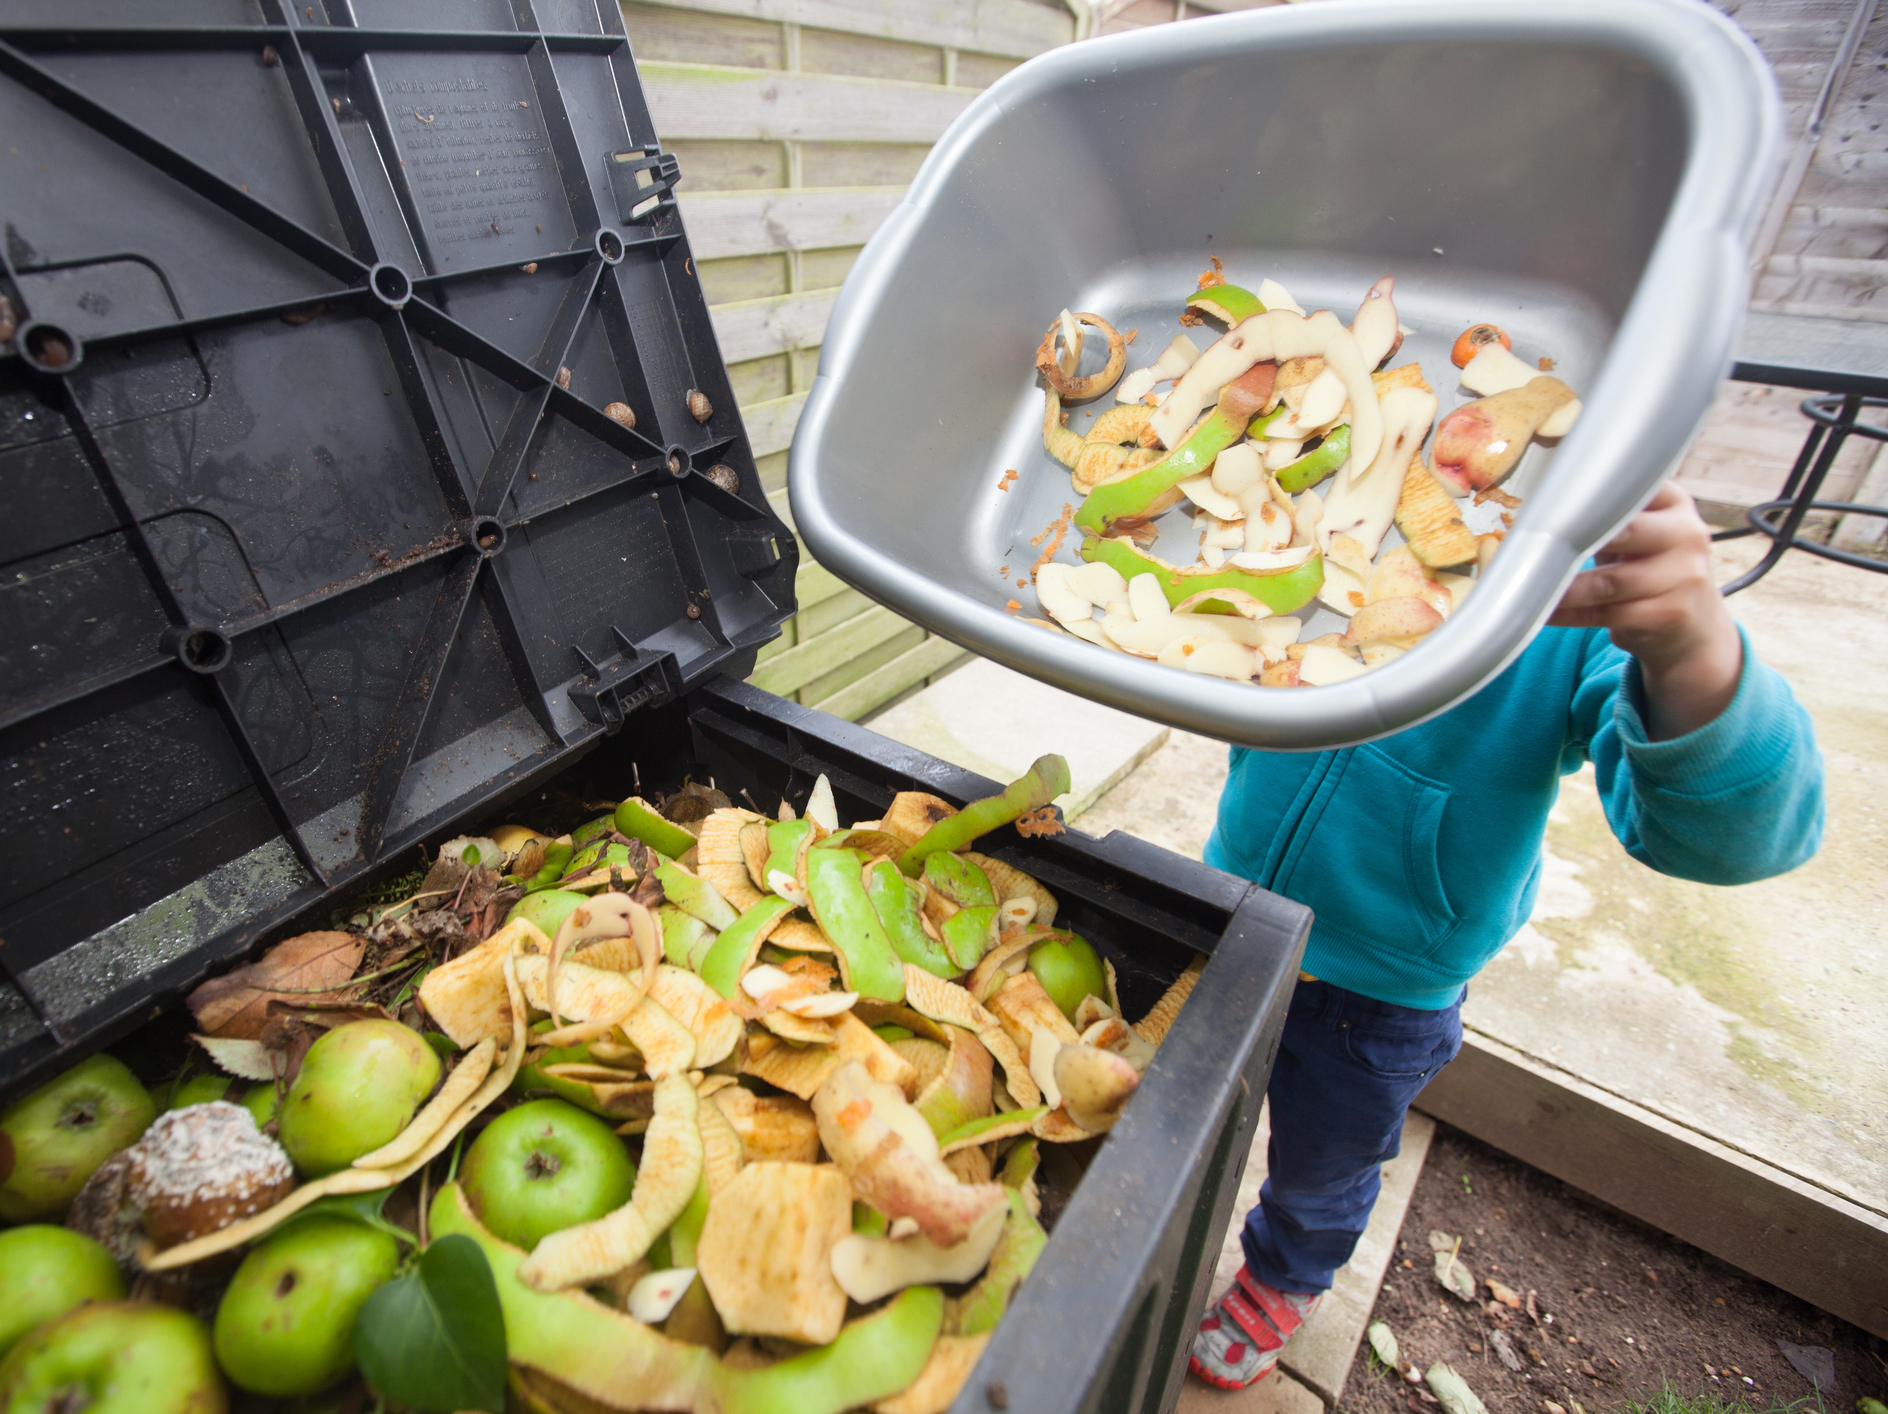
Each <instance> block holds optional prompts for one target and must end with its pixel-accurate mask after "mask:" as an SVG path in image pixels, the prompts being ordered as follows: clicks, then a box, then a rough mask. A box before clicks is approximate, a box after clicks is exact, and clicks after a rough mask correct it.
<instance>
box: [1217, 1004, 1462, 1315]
mask: <svg viewBox="0 0 1888 1414" xmlns="http://www.w3.org/2000/svg"><path fill="white" fill-rule="evenodd" d="M1467 995H1468V989H1467V988H1466V987H1465V988H1463V989H1462V996H1460V997H1457V998H1456V999H1455V1003H1454V1005H1452V1006H1448V1007H1445V1008H1443V1009H1442V1010H1441V1011H1419V1010H1417V1009H1416V1008H1415V1007H1406V1006H1397V1005H1395V1004H1394V1003H1391V1002H1380V1001H1376V1000H1374V999H1373V998H1370V997H1366V996H1363V995H1362V994H1360V993H1357V992H1348V991H1345V990H1344V989H1343V988H1342V987H1333V986H1332V985H1331V984H1330V983H1328V982H1304V981H1301V982H1299V984H1298V990H1297V991H1296V992H1294V993H1293V994H1292V999H1291V1010H1290V1011H1289V1012H1288V1013H1287V1015H1286V1018H1285V1032H1284V1036H1283V1037H1282V1038H1281V1039H1280V1041H1279V1046H1278V1059H1277V1060H1276V1061H1275V1062H1273V1065H1272V1081H1271V1084H1270V1086H1269V1087H1268V1088H1267V1089H1266V1092H1265V1097H1266V1100H1267V1102H1268V1103H1269V1105H1270V1107H1271V1118H1272V1138H1271V1144H1270V1147H1269V1148H1268V1149H1267V1151H1266V1179H1265V1184H1264V1186H1263V1187H1262V1188H1261V1189H1260V1190H1259V1206H1258V1207H1256V1208H1254V1209H1253V1210H1252V1211H1251V1212H1250V1213H1248V1214H1246V1226H1245V1232H1244V1233H1243V1235H1242V1241H1243V1243H1244V1246H1245V1253H1246V1265H1247V1266H1248V1267H1250V1268H1251V1270H1252V1274H1253V1275H1254V1276H1256V1277H1257V1278H1258V1279H1259V1280H1260V1281H1263V1282H1265V1283H1267V1284H1268V1285H1270V1286H1272V1287H1275V1288H1276V1289H1277V1290H1279V1291H1295V1292H1303V1293H1312V1292H1319V1291H1324V1290H1326V1289H1328V1288H1329V1287H1330V1285H1331V1282H1332V1280H1333V1279H1334V1278H1335V1277H1336V1275H1337V1269H1338V1268H1339V1267H1341V1266H1343V1265H1344V1263H1346V1262H1348V1261H1349V1260H1350V1254H1351V1252H1352V1250H1353V1249H1355V1247H1356V1246H1357V1239H1358V1238H1360V1237H1362V1236H1363V1233H1364V1226H1365V1224H1366V1223H1368V1222H1369V1221H1370V1210H1371V1208H1373V1207H1375V1206H1376V1202H1377V1192H1378V1190H1379V1189H1380V1188H1381V1187H1382V1186H1383V1176H1382V1172H1381V1167H1382V1165H1383V1164H1386V1163H1388V1162H1389V1161H1390V1160H1391V1159H1393V1158H1395V1157H1396V1153H1397V1146H1398V1144H1399V1142H1400V1140H1401V1138H1402V1133H1403V1116H1404V1114H1405V1113H1406V1112H1407V1111H1408V1109H1409V1104H1410V1101H1411V1100H1413V1099H1415V1098H1416V1094H1417V1092H1418V1091H1420V1090H1421V1089H1422V1088H1423V1086H1424V1085H1426V1084H1428V1082H1429V1079H1430V1077H1431V1076H1433V1075H1434V1074H1435V1073H1436V1072H1437V1071H1438V1070H1440V1069H1441V1068H1442V1067H1443V1066H1444V1065H1447V1064H1448V1063H1449V1062H1450V1061H1451V1060H1453V1059H1454V1058H1455V1053H1456V1052H1457V1051H1459V1050H1460V1049H1461V1048H1462V999H1463V997H1466V996H1467Z"/></svg>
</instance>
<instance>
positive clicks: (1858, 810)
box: [1465, 541, 1888, 1212]
mask: <svg viewBox="0 0 1888 1414" xmlns="http://www.w3.org/2000/svg"><path fill="white" fill-rule="evenodd" d="M1758 551H1759V547H1758V546H1757V545H1756V544H1754V543H1753V542H1750V541H1740V542H1735V543H1733V544H1731V545H1727V546H1723V547H1720V549H1719V551H1718V554H1717V559H1718V561H1719V563H1718V566H1717V569H1718V578H1719V580H1720V581H1722V580H1726V579H1729V578H1731V577H1732V576H1733V575H1734V574H1736V573H1738V572H1739V570H1740V568H1741V567H1743V566H1745V565H1748V564H1749V563H1750V562H1751V561H1753V560H1754V558H1755V556H1756V555H1757V553H1758ZM1731 605H1732V608H1733V609H1734V611H1735V612H1736V613H1737V616H1738V618H1739V619H1740V620H1741V621H1742V622H1743V623H1744V626H1745V628H1746V630H1747V631H1748V632H1749V634H1750V637H1751V640H1752V642H1753V644H1754V645H1755V646H1756V649H1757V652H1758V654H1759V656H1760V657H1762V658H1763V660H1764V661H1765V662H1766V663H1768V664H1769V665H1770V666H1772V667H1774V668H1776V669H1777V670H1778V671H1779V672H1781V673H1782V674H1783V675H1784V676H1785V677H1786V678H1788V679H1789V681H1790V683H1791V686H1792V687H1793V688H1794V689H1795V691H1796V694H1797V697H1798V699H1799V700H1800V701H1801V702H1802V703H1803V704H1804V706H1805V707H1806V708H1807V709H1808V710H1809V713H1810V715H1811V717H1812V718H1813V719H1814V721H1815V724H1816V732H1817V739H1818V742H1819V744H1820V746H1821V748H1822V751H1823V755H1824V758H1825V763H1826V767H1827V782H1828V796H1829V818H1828V825H1827V828H1826V831H1825V834H1824V839H1823V846H1822V851H1821V853H1820V854H1818V855H1817V857H1816V858H1815V859H1813V860H1811V861H1810V862H1809V863H1808V864H1806V865H1804V866H1803V867H1802V868H1800V869H1798V870H1796V871H1795V872H1794V873H1792V874H1789V875H1786V876H1784V877H1783V878H1780V879H1770V880H1765V881H1763V882H1761V883H1756V884H1748V885H1743V886H1740V887H1737V888H1712V887H1710V886H1707V885H1703V884H1694V883H1690V882H1687V881H1685V880H1681V879H1668V878H1666V877H1664V876H1663V875H1660V874H1657V873H1655V872H1653V871H1652V870H1650V869H1647V868H1645V867H1644V866H1642V865H1640V864H1638V863H1637V862H1635V861H1634V860H1632V859H1630V858H1629V857H1627V855H1626V853H1625V851H1624V850H1623V849H1621V848H1620V847H1619V845H1618V843H1617V841H1615V840H1614V838H1613V836H1612V833H1611V831H1610V830H1609V829H1608V828H1607V826H1606V822H1605V818H1604V816H1603V814H1602V813H1601V811H1600V805H1599V799H1598V796H1597V794H1596V793H1595V791H1594V787H1593V779H1592V774H1591V772H1590V771H1588V772H1582V773H1581V774H1579V775H1577V776H1573V777H1569V778H1568V780H1567V781H1566V782H1565V783H1564V784H1563V786H1562V789H1561V796H1560V803H1559V805H1558V806H1557V807H1556V809H1555V812H1554V817H1553V820H1552V822H1551V823H1550V825H1549V827H1548V839H1547V848H1548V854H1547V860H1546V870H1545V874H1544V878H1543V882H1542V888H1541V894H1540V899H1539V901H1538V903H1537V905H1536V907H1535V911H1534V917H1533V919H1532V921H1531V922H1530V924H1529V925H1528V926H1527V927H1526V928H1524V929H1523V930H1522V932H1521V934H1520V936H1518V937H1517V938H1515V939H1514V941H1513V942H1511V943H1510V944H1509V945H1508V947H1507V948H1506V949H1504V950H1503V951H1502V953H1501V954H1500V955H1498V956H1497V957H1496V959H1495V960H1494V961H1493V962H1492V963H1491V964H1490V965H1489V967H1488V968H1487V969H1486V971H1484V972H1483V973H1482V975H1481V976H1480V977H1479V978H1478V979H1476V981H1475V982H1474V983H1473V984H1472V985H1471V986H1470V988H1469V1001H1468V1006H1467V1009H1466V1012H1465V1020H1466V1021H1467V1022H1468V1024H1469V1025H1470V1026H1472V1027H1474V1028H1475V1029H1477V1030H1479V1031H1482V1032H1484V1033H1485V1034H1487V1035H1489V1036H1492V1037H1494V1038H1495V1039H1497V1040H1500V1041H1503V1042H1505V1043H1507V1044H1508V1045H1511V1046H1515V1047H1517V1048H1519V1049H1521V1050H1523V1051H1525V1052H1527V1053H1528V1054H1530V1055H1532V1056H1534V1057H1536V1058H1537V1059H1539V1060H1542V1061H1545V1062H1547V1063H1548V1064H1551V1065H1554V1066H1558V1067H1560V1068H1562V1069H1565V1070H1567V1071H1570V1072H1571V1073H1573V1074H1574V1075H1576V1076H1578V1077H1580V1078H1581V1079H1583V1080H1586V1081H1588V1082H1589V1083H1591V1084H1595V1085H1598V1086H1601V1087H1602V1088H1604V1089H1607V1090H1610V1091H1612V1092H1613V1093H1615V1094H1618V1095H1620V1096H1622V1097H1623V1098H1625V1099H1628V1100H1631V1101H1633V1102H1635V1103H1637V1104H1640V1105H1644V1106H1646V1107H1647V1108H1649V1109H1652V1110H1654V1111H1656V1112H1657V1113H1659V1114H1662V1115H1664V1116H1665V1117H1667V1118H1668V1119H1671V1120H1674V1121H1676V1122H1678V1123H1680V1124H1684V1125H1688V1126H1692V1127H1694V1128H1697V1129H1699V1130H1701V1131H1703V1132H1704V1133H1706V1134H1708V1135H1710V1136H1711V1137H1712V1138H1715V1139H1717V1140H1718V1141H1719V1142H1721V1143H1725V1144H1728V1145H1731V1146H1732V1147H1734V1148H1737V1149H1741V1150H1744V1151H1745V1152H1747V1153H1750V1154H1752V1155H1754V1156H1756V1157H1758V1158H1761V1159H1763V1160H1765V1161H1767V1162H1769V1163H1772V1164H1775V1165H1777V1166H1778V1167H1780V1168H1782V1169H1784V1170H1786V1171H1788V1172H1790V1173H1793V1174H1796V1175H1797V1176H1798V1177H1801V1178H1803V1179H1806V1180H1808V1181H1809V1182H1812V1183H1816V1184H1819V1185H1822V1186H1824V1187H1827V1188H1830V1189H1833V1190H1835V1191H1836V1192H1838V1193H1840V1194H1842V1195H1843V1196H1845V1197H1848V1198H1850V1199H1851V1200H1853V1201H1855V1202H1857V1203H1860V1204H1862V1205H1863V1206H1865V1207H1869V1208H1872V1209H1874V1210H1876V1211H1878V1212H1888V1169H1885V1168H1884V1166H1883V1164H1882V1162H1881V1156H1882V1154H1883V1153H1884V1152H1888V661H1885V660H1884V655H1883V654H1882V652H1881V651H1880V644H1881V626H1882V623H1883V620H1884V617H1885V616H1888V577H1884V576H1880V575H1872V574H1869V573H1867V572H1865V571H1861V570H1855V569H1851V568H1848V567H1845V566H1841V565H1833V564H1829V563H1826V562H1824V561H1821V560H1818V559H1815V558H1813V557H1811V556H1808V555H1791V556H1788V557H1786V558H1785V559H1784V561H1783V563H1782V564H1781V565H1779V566H1778V568H1777V569H1776V570H1774V571H1773V572H1772V573H1771V574H1770V575H1769V576H1768V577H1767V578H1766V579H1764V580H1763V581H1761V582H1760V583H1759V584H1758V585H1757V586H1756V587H1755V588H1753V589H1751V590H1748V591H1746V592H1745V593H1743V594H1740V595H1738V596H1737V597H1736V598H1734V599H1733V600H1732V601H1731Z"/></svg>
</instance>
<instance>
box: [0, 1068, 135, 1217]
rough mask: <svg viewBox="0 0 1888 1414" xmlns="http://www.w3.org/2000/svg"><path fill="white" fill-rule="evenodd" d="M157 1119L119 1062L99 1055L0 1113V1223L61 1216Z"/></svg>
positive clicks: (128, 1073) (128, 1072) (129, 1073)
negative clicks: (96, 1171)
mask: <svg viewBox="0 0 1888 1414" xmlns="http://www.w3.org/2000/svg"><path fill="white" fill-rule="evenodd" d="M156 1118H157V1104H156V1102H154V1101H153V1100H152V1099H151V1093H150V1091H148V1090H146V1089H145V1088H144V1087H143V1086H142V1085H140V1084H138V1078H137V1076H135V1075H133V1074H132V1073H131V1072H130V1071H129V1070H127V1069H126V1068H125V1065H124V1062H122V1061H119V1060H116V1059H114V1058H113V1057H111V1056H105V1055H98V1056H92V1057H91V1058H90V1059H87V1060H82V1061H80V1062H79V1063H78V1064H77V1065H75V1066H73V1067H72V1069H70V1070H68V1071H67V1072H66V1073H65V1074H64V1075H61V1076H59V1077H58V1078H57V1079H55V1080H50V1081H48V1082H47V1083H46V1084H44V1085H42V1086H40V1087H39V1089H37V1090H35V1091H33V1092H32V1094H30V1095H28V1096H26V1098H24V1099H22V1100H20V1101H18V1102H17V1103H15V1104H13V1105H12V1106H10V1107H9V1108H7V1109H6V1110H4V1111H0V1221H5V1222H10V1223H23V1222H31V1221H32V1220H33V1219H35V1218H46V1217H52V1216H55V1215H56V1214H59V1213H63V1212H64V1211H65V1210H66V1206H67V1205H68V1204H69V1203H71V1201H72V1200H73V1198H74V1197H76V1196H77V1194H78V1191H79V1190H80V1189H81V1188H83V1187H84V1186H85V1180H86V1179H88V1178H90V1177H91V1176H92V1171H93V1170H94V1169H96V1168H97V1167H98V1166H99V1165H100V1164H102V1163H104V1162H105V1160H107V1159H109V1158H110V1157H111V1156H112V1155H113V1154H115V1153H117V1152H118V1151H119V1150H120V1149H123V1148H126V1147H128V1146H130V1145H132V1144H135V1143H137V1142H138V1136H139V1135H140V1134H142V1133H144V1131H145V1130H146V1129H147V1128H149V1127H150V1124H151V1121H152V1120H154V1119H156Z"/></svg>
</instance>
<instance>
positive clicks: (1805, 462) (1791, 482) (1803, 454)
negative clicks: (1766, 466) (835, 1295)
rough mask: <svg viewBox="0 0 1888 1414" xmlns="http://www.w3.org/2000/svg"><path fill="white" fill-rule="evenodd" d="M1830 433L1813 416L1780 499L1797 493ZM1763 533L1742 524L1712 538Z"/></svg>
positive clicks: (1738, 537)
mask: <svg viewBox="0 0 1888 1414" xmlns="http://www.w3.org/2000/svg"><path fill="white" fill-rule="evenodd" d="M1828 435H1829V429H1828V428H1827V427H1825V426H1823V424H1822V423H1820V422H1818V421H1817V420H1816V419H1815V418H1813V417H1812V418H1811V419H1810V421H1809V435H1808V436H1807V437H1805V438H1804V439H1803V446H1802V450H1800V451H1799V452H1797V454H1796V465H1794V466H1792V467H1791V468H1790V474H1789V476H1788V478H1787V479H1785V481H1784V483H1783V489H1782V490H1781V491H1780V492H1778V493H1777V498H1778V499H1779V500H1784V501H1787V500H1790V499H1791V498H1793V497H1794V496H1795V495H1796V492H1797V489H1798V488H1799V487H1800V486H1801V485H1802V484H1803V473H1804V472H1805V471H1807V470H1808V469H1809V464H1810V462H1811V461H1812V460H1813V459H1814V458H1815V455H1816V450H1817V448H1819V447H1821V446H1822V441H1823V438H1824V437H1827V436H1828ZM1761 533H1762V532H1760V531H1759V530H1758V529H1757V527H1756V526H1754V525H1740V526H1737V527H1735V528H1734V529H1731V530H1720V531H1717V532H1715V533H1714V534H1713V535H1712V536H1711V538H1712V539H1713V540H1741V539H1743V538H1744V537H1745V536H1746V535H1758V534H1761Z"/></svg>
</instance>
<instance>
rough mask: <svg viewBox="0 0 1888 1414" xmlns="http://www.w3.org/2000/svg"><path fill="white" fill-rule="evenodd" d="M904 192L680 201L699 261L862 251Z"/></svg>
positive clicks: (834, 191)
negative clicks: (839, 248)
mask: <svg viewBox="0 0 1888 1414" xmlns="http://www.w3.org/2000/svg"><path fill="white" fill-rule="evenodd" d="M904 195H905V189H904V188H903V187H827V188H825V189H823V190H817V191H793V190H786V191H731V192H706V193H698V194H696V195H692V196H685V197H683V198H682V220H683V221H684V222H685V223H686V224H687V226H688V245H689V249H690V250H692V251H693V252H694V254H695V259H697V260H724V259H727V258H728V257H730V256H737V255H765V254H769V253H771V252H773V251H779V250H819V249H823V248H826V247H830V246H855V245H864V244H865V243H866V241H867V240H869V239H870V238H871V235H872V232H874V231H876V230H877V229H878V228H879V226H880V225H881V224H883V222H884V220H885V218H886V217H887V216H889V215H891V214H892V211H893V210H894V209H895V208H896V207H897V205H898V203H899V202H900V201H902V200H903V199H904Z"/></svg>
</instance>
